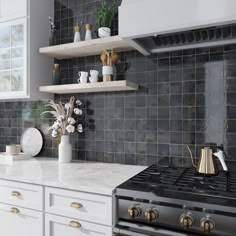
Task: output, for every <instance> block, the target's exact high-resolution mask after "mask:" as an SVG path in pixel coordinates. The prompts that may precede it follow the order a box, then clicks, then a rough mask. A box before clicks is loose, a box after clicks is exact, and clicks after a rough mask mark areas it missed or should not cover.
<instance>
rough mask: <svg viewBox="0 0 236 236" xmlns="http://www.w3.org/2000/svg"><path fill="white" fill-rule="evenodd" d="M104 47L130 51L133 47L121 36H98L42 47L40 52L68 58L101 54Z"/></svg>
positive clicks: (53, 56)
mask: <svg viewBox="0 0 236 236" xmlns="http://www.w3.org/2000/svg"><path fill="white" fill-rule="evenodd" d="M103 49H107V50H110V49H115V50H116V51H118V52H119V51H129V50H132V47H131V46H130V45H129V44H128V43H127V42H126V41H125V40H123V39H121V38H120V37H119V36H112V37H107V38H98V39H92V40H88V41H81V42H76V43H67V44H61V45H55V46H50V47H44V48H40V49H39V52H40V53H41V54H45V55H47V56H49V57H52V58H56V59H59V60H60V59H68V58H75V57H85V56H93V55H99V54H100V53H101V52H102V50H103Z"/></svg>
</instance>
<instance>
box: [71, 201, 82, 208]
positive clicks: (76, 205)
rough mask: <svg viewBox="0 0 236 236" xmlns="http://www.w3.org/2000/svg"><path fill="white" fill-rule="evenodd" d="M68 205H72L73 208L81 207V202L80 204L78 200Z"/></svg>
mask: <svg viewBox="0 0 236 236" xmlns="http://www.w3.org/2000/svg"><path fill="white" fill-rule="evenodd" d="M70 206H71V207H73V208H77V209H79V208H82V207H83V206H82V204H80V203H78V202H72V203H71V204H70Z"/></svg>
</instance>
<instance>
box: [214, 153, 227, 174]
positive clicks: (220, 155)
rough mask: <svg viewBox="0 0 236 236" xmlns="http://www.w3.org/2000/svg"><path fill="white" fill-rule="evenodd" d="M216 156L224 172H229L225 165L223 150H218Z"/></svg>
mask: <svg viewBox="0 0 236 236" xmlns="http://www.w3.org/2000/svg"><path fill="white" fill-rule="evenodd" d="M214 156H215V157H217V158H218V159H219V160H220V163H221V165H222V167H223V170H224V171H228V167H227V165H226V163H225V158H224V152H223V151H222V150H220V149H218V150H217V152H215V153H214Z"/></svg>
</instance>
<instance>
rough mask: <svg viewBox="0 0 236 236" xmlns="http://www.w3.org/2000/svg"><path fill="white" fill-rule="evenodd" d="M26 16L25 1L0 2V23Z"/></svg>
mask: <svg viewBox="0 0 236 236" xmlns="http://www.w3.org/2000/svg"><path fill="white" fill-rule="evenodd" d="M26 15H27V0H0V21H4V20H7V19H16V18H19V17H22V16H26Z"/></svg>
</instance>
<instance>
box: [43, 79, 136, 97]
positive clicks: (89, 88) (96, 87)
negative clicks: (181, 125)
mask: <svg viewBox="0 0 236 236" xmlns="http://www.w3.org/2000/svg"><path fill="white" fill-rule="evenodd" d="M138 87H139V86H138V85H137V84H135V83H132V82H129V81H127V80H120V81H111V82H98V83H86V84H63V85H50V86H41V87H40V88H39V90H40V91H41V92H45V93H53V94H69V93H97V92H113V91H131V90H137V89H138Z"/></svg>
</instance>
